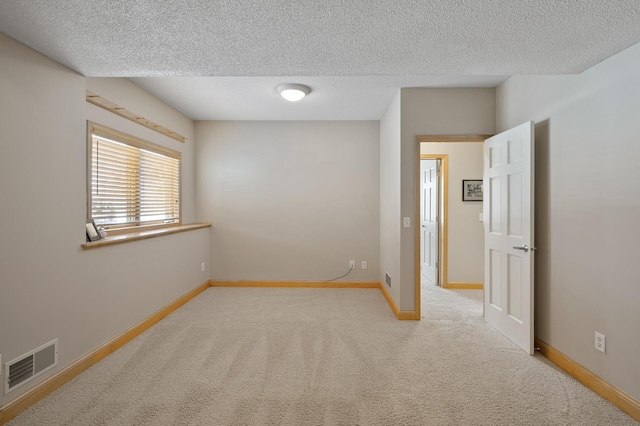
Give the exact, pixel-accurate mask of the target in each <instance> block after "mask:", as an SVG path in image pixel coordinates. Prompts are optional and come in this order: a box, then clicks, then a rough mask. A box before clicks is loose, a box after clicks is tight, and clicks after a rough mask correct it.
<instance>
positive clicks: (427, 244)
mask: <svg viewBox="0 0 640 426" xmlns="http://www.w3.org/2000/svg"><path fill="white" fill-rule="evenodd" d="M438 169H439V167H438V160H420V206H421V208H420V256H421V260H420V264H421V267H420V269H421V272H422V276H423V277H424V278H425V279H427V280H429V281H431V282H432V283H433V284H435V285H437V284H438V243H439V241H438Z"/></svg>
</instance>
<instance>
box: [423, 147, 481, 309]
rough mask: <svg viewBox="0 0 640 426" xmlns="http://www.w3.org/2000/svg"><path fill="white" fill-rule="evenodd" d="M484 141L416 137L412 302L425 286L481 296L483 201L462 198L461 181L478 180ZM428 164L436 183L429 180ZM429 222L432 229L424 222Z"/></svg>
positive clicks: (431, 176)
mask: <svg viewBox="0 0 640 426" xmlns="http://www.w3.org/2000/svg"><path fill="white" fill-rule="evenodd" d="M488 137H490V135H436V136H418V137H417V142H418V145H419V155H418V156H417V157H418V161H417V163H418V164H417V165H416V166H417V167H416V193H417V195H418V194H419V197H416V204H417V209H416V210H417V213H416V218H417V219H418V218H419V219H418V220H420V225H419V226H416V246H417V247H419V250H417V253H416V254H417V256H416V261H417V265H416V293H417V294H416V296H417V297H418V299H417V300H421V299H422V297H421V296H420V293H419V291H420V289H419V287H421V286H425V285H426V286H428V285H432V286H436V285H437V286H439V287H441V288H443V289H470V290H471V289H473V290H479V291H480V292H482V288H483V280H484V231H483V222H482V204H483V203H482V202H481V201H480V202H477V201H465V200H463V196H462V191H463V190H462V187H463V182H462V181H463V180H482V177H483V161H484V160H483V158H484V155H483V145H484V144H483V142H484V140H485V139H486V138H488ZM434 165H435V171H436V172H437V179H433V177H434V169H433V167H434ZM434 180H435V181H436V182H437V183H435V182H434ZM434 183H435V189H437V192H436V193H435V194H434V192H433V191H434ZM433 195H435V196H436V200H435V202H434V200H433V198H432V196H433ZM434 207H435V209H434ZM434 216H435V217H434ZM433 221H435V222H436V223H435V226H434V224H433V223H430V222H433ZM434 237H436V241H435V242H434V241H433V239H432V238H434ZM433 272H435V277H434V274H433ZM479 297H481V295H480V296H479ZM477 298H478V296H477V295H476V296H474V299H477Z"/></svg>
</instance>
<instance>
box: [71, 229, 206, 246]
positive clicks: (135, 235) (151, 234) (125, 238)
mask: <svg viewBox="0 0 640 426" xmlns="http://www.w3.org/2000/svg"><path fill="white" fill-rule="evenodd" d="M210 226H211V223H209V222H204V223H191V224H188V225H178V226H172V227H170V228H161V229H154V230H150V231H139V232H130V233H128V234H122V235H114V236H111V237H109V236H108V237H105V238H102V239H100V240H98V241H92V242H88V243H84V244H82V250H89V249H94V248H98V247H104V246H112V245H114V244H123V243H128V242H131V241H138V240H146V239H148V238H155V237H160V236H162V235H170V234H177V233H178V232H186V231H193V230H194V229H201V228H209V227H210Z"/></svg>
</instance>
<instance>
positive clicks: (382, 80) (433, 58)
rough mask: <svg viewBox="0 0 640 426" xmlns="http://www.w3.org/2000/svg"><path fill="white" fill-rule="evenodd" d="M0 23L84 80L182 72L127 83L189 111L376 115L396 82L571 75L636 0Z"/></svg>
mask: <svg viewBox="0 0 640 426" xmlns="http://www.w3.org/2000/svg"><path fill="white" fill-rule="evenodd" d="M0 31H1V32H3V33H5V34H7V35H9V36H11V37H13V38H15V39H16V40H19V41H21V42H23V43H25V44H27V45H28V46H31V47H32V48H34V49H36V50H38V51H40V52H42V53H44V54H45V55H47V56H49V57H51V58H53V59H55V60H57V61H58V62H61V63H62V64H64V65H66V66H68V67H70V68H72V69H74V70H76V71H78V72H79V73H81V74H84V75H86V76H90V77H92V76H93V77H106V76H118V77H190V78H171V79H148V78H136V79H134V81H135V82H136V83H137V84H140V85H141V86H143V87H145V88H146V89H147V90H150V91H151V92H153V93H154V94H156V95H157V96H159V97H160V98H162V99H164V100H165V101H167V102H169V103H170V104H172V105H174V106H176V107H177V108H179V109H181V110H182V111H183V112H185V113H186V114H187V115H189V116H191V117H192V118H197V119H220V118H225V119H286V118H288V117H289V114H292V113H296V111H298V112H297V116H296V117H297V119H328V118H325V117H329V115H327V114H326V112H331V111H332V114H333V115H331V117H329V119H336V117H333V116H335V115H339V116H343V118H346V119H367V118H369V119H376V118H379V116H380V114H381V111H382V112H383V111H384V108H386V106H387V105H388V102H389V100H390V97H389V95H388V94H387V93H388V92H389V91H390V90H391V89H394V90H391V92H393V93H395V91H397V89H398V88H399V87H411V86H414V87H415V86H438V87H442V86H492V85H495V84H497V83H499V82H500V81H502V80H504V78H506V77H507V76H510V75H514V74H574V73H580V72H582V71H583V70H585V69H586V68H588V67H590V66H592V65H594V64H596V63H598V62H600V61H602V60H603V59H606V58H608V57H609V56H611V55H613V54H615V53H617V52H619V51H621V50H623V49H625V48H626V47H628V46H630V45H632V44H635V43H637V42H639V41H640V1H638V0H606V1H603V0H528V1H515V0H449V1H443V0H368V1H348V0H324V1H319V0H253V1H250V0H218V1H213V0H171V1H153V0H65V1H63V0H28V1H25V0H0ZM293 76H298V77H299V78H295V79H294V78H292V77H293ZM498 76H502V77H498ZM202 77H209V78H202ZM211 77H212V78H211ZM286 77H291V78H286ZM363 77H365V78H363ZM282 82H301V83H307V84H309V85H311V86H312V88H313V89H314V91H313V92H312V93H311V95H310V96H309V98H307V99H305V100H303V101H301V102H300V103H299V104H297V105H304V104H303V102H305V103H307V105H306V109H307V112H306V113H305V114H301V113H300V112H299V110H292V109H291V105H290V104H289V105H287V104H282V102H279V103H274V102H275V100H274V101H273V102H272V100H271V99H269V98H267V97H273V96H274V93H275V92H274V87H275V86H276V85H277V84H278V83H282ZM249 89H250V90H249ZM256 91H258V92H260V93H263V92H264V95H260V96H259V95H258V94H257V93H256ZM350 91H351V92H350ZM246 93H253V96H252V97H251V99H250V100H243V99H246V96H244V95H245V94H246ZM263 96H264V97H263ZM314 96H315V97H316V101H317V102H311V100H312V99H313V97H314ZM321 96H326V97H327V98H325V101H326V102H325V103H321V102H319V100H320V98H321ZM332 96H339V98H340V102H337V101H336V99H332V98H331V97H332ZM391 96H393V94H392V95H391ZM190 99H193V102H191V100H190ZM221 99H224V101H221ZM307 101H309V102H307ZM345 101H350V103H349V102H347V104H346V105H345ZM372 102H378V103H379V105H376V106H374V105H371V103H372ZM384 102H386V104H384V105H382V104H383V103H384ZM312 103H313V106H312V105H311V104H312ZM243 104H244V106H243ZM274 105H275V106H274ZM225 106H227V107H228V109H225ZM338 107H339V108H338ZM352 107H353V108H356V109H357V111H356V110H352ZM337 110H342V111H339V112H337ZM364 110H367V111H368V112H367V113H366V114H365V113H364ZM322 111H325V112H324V113H323V112H322ZM358 111H359V112H358Z"/></svg>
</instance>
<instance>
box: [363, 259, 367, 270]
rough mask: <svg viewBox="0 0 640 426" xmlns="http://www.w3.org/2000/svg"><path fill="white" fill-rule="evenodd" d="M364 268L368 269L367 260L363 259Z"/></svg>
mask: <svg viewBox="0 0 640 426" xmlns="http://www.w3.org/2000/svg"><path fill="white" fill-rule="evenodd" d="M362 269H367V261H366V260H363V261H362Z"/></svg>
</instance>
